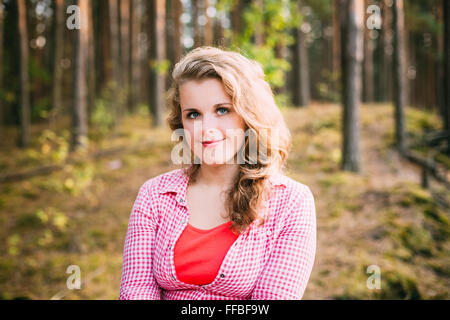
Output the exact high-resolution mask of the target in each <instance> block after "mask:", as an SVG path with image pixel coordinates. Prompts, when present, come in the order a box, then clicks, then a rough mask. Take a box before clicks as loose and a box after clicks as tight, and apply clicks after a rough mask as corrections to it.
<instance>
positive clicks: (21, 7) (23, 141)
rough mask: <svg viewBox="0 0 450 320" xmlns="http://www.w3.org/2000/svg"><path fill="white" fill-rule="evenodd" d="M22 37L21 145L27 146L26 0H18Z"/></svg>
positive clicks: (28, 106) (28, 102)
mask: <svg viewBox="0 0 450 320" xmlns="http://www.w3.org/2000/svg"><path fill="white" fill-rule="evenodd" d="M17 5H18V23H19V37H20V137H19V146H21V147H26V146H27V145H28V143H29V138H30V83H29V81H30V80H29V75H28V54H29V53H28V31H27V7H26V3H25V0H17Z"/></svg>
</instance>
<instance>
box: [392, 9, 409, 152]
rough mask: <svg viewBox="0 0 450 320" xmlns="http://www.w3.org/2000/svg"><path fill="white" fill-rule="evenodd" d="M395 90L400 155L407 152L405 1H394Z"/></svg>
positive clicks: (396, 131)
mask: <svg viewBox="0 0 450 320" xmlns="http://www.w3.org/2000/svg"><path fill="white" fill-rule="evenodd" d="M393 18H394V19H393V22H394V28H393V29H394V88H395V98H394V107H395V112H394V115H395V141H396V145H397V149H398V150H399V151H400V153H403V152H404V151H405V119H404V109H405V104H406V79H405V75H406V74H405V52H404V50H405V48H404V32H405V30H404V25H405V22H404V15H403V0H394V6H393Z"/></svg>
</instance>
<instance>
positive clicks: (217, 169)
mask: <svg viewBox="0 0 450 320" xmlns="http://www.w3.org/2000/svg"><path fill="white" fill-rule="evenodd" d="M238 174H239V164H223V165H220V166H208V165H205V164H202V165H201V166H200V168H199V172H198V174H197V179H196V180H197V181H198V182H200V183H201V184H203V185H205V186H209V187H219V188H221V189H227V188H229V187H230V186H231V185H232V184H233V183H234V181H235V179H236V177H237V175H238Z"/></svg>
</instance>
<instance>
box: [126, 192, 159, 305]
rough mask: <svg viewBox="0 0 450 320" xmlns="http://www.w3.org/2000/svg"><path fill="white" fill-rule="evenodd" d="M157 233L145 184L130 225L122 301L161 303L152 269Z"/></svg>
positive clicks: (134, 208) (133, 210)
mask: <svg viewBox="0 0 450 320" xmlns="http://www.w3.org/2000/svg"><path fill="white" fill-rule="evenodd" d="M155 234H156V222H155V217H154V214H153V212H152V209H151V206H150V201H149V197H148V191H147V187H146V185H145V184H144V185H143V186H142V187H141V189H140V190H139V194H138V196H137V198H136V201H135V203H134V206H133V209H132V212H131V215H130V219H129V222H128V230H127V234H126V238H125V245H124V253H123V265H122V279H121V283H120V293H119V300H161V291H160V288H159V286H158V284H157V283H156V281H155V278H154V276H153V270H152V260H153V251H154V245H155V242H154V239H155Z"/></svg>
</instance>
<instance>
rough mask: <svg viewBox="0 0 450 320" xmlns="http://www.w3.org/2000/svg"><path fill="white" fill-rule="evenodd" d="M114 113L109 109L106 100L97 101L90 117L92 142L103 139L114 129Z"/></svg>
mask: <svg viewBox="0 0 450 320" xmlns="http://www.w3.org/2000/svg"><path fill="white" fill-rule="evenodd" d="M114 123H115V120H114V111H113V110H111V108H110V107H109V103H108V101H107V99H97V100H96V103H95V107H94V111H93V112H92V115H91V124H92V127H93V128H94V130H93V131H94V133H92V134H91V136H93V138H94V140H95V139H99V138H101V137H104V136H105V135H106V134H107V133H108V132H110V131H111V129H112V128H113V127H114Z"/></svg>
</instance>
